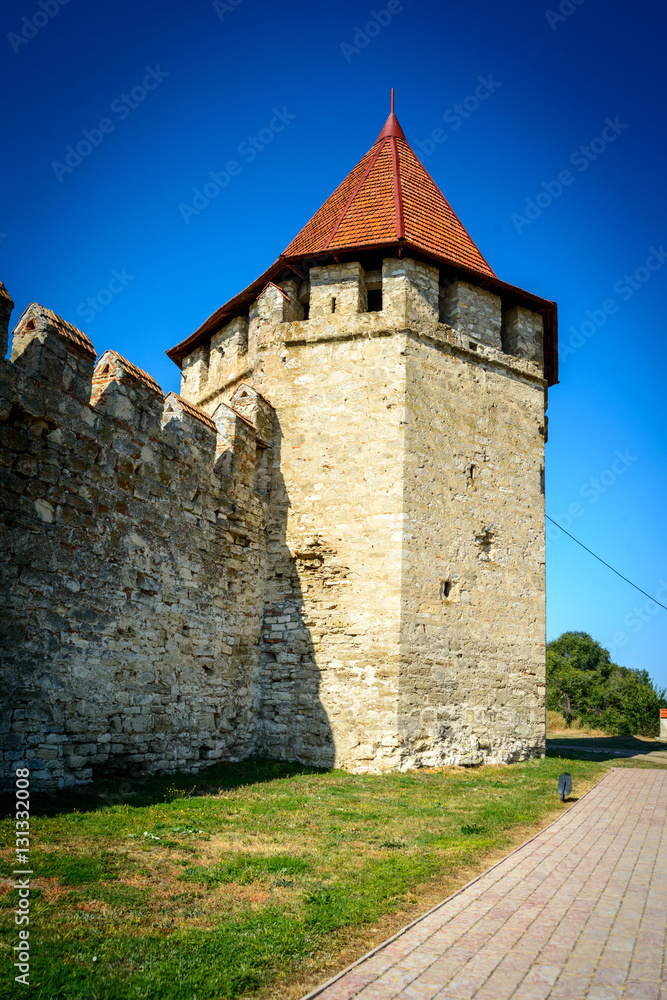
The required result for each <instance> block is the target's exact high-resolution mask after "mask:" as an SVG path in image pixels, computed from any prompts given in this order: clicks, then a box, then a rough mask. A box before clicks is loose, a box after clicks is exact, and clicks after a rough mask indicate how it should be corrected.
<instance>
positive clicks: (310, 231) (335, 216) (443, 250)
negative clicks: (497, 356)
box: [283, 114, 496, 278]
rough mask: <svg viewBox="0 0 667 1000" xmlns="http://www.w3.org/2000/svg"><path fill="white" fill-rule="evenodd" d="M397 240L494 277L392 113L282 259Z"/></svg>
mask: <svg viewBox="0 0 667 1000" xmlns="http://www.w3.org/2000/svg"><path fill="white" fill-rule="evenodd" d="M399 240H406V241H407V242H408V243H410V244H411V245H412V246H413V247H417V248H419V249H421V250H423V251H424V252H426V253H428V254H430V255H432V256H434V257H438V258H440V259H441V260H443V261H446V262H447V263H451V264H454V265H458V266H459V267H465V268H466V269H467V270H470V271H475V272H476V273H477V274H479V275H483V276H484V277H492V278H494V277H496V275H495V274H494V272H493V271H492V269H491V267H490V266H489V264H488V263H487V262H486V261H485V260H484V258H483V257H482V255H481V253H480V252H479V250H478V249H477V247H476V246H475V244H474V243H473V241H472V239H471V237H470V235H469V234H468V233H467V232H466V230H465V229H464V227H463V224H462V223H461V221H460V220H459V218H458V216H457V215H456V213H455V212H454V210H453V209H452V207H451V205H450V204H449V202H448V201H447V199H446V198H445V196H444V195H443V194H442V192H441V191H440V189H439V188H438V186H437V184H436V183H435V181H434V180H433V179H432V177H431V176H430V174H429V173H428V171H427V170H426V169H425V167H424V166H423V165H422V164H421V162H420V161H419V160H418V159H417V156H416V155H415V153H413V151H412V149H411V148H410V146H409V145H408V143H407V142H406V140H405V137H404V135H403V131H402V129H401V127H400V125H399V124H398V120H397V119H396V116H395V115H394V114H391V115H390V116H389V118H388V119H387V122H386V124H385V127H384V128H383V130H382V132H380V135H379V136H378V138H377V139H376V141H375V145H374V146H373V147H372V148H371V149H370V150H369V151H368V152H367V153H366V155H365V156H364V157H362V159H361V160H360V161H359V163H357V165H356V167H354V168H353V169H352V170H351V171H350V173H349V174H348V175H347V177H346V178H345V180H344V181H343V183H342V184H340V185H339V186H338V187H337V188H336V190H335V191H334V193H333V194H332V195H331V197H330V198H328V199H327V200H326V201H325V203H324V204H323V205H322V207H321V208H320V209H319V210H318V211H317V212H316V213H315V215H314V216H313V217H312V219H311V220H310V221H309V222H307V223H306V225H305V226H304V227H303V229H302V230H301V232H300V233H299V234H298V235H297V236H295V238H294V239H293V240H292V242H291V243H290V244H289V246H288V247H287V248H286V249H285V251H284V253H283V256H284V257H298V256H302V255H308V254H318V253H326V252H329V253H331V252H333V251H335V250H338V251H342V250H352V249H354V248H355V247H364V248H366V247H370V246H373V245H376V244H377V245H378V246H386V245H387V244H391V243H398V242H399Z"/></svg>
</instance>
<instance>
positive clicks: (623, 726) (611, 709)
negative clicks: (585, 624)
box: [547, 632, 667, 736]
mask: <svg viewBox="0 0 667 1000" xmlns="http://www.w3.org/2000/svg"><path fill="white" fill-rule="evenodd" d="M547 708H548V709H552V710H555V711H558V712H562V713H563V715H564V716H565V719H566V721H567V724H568V726H569V725H571V724H572V721H573V719H578V720H579V721H580V722H583V723H584V724H585V725H589V726H592V727H595V728H596V729H603V730H604V731H605V732H607V733H610V734H613V735H621V736H633V735H639V736H657V735H658V732H659V729H660V709H661V708H667V700H665V689H664V688H662V689H657V688H656V687H655V685H654V683H653V681H652V680H651V678H650V677H649V674H648V671H646V670H632V669H630V668H629V667H621V666H619V665H618V664H617V663H613V662H612V660H611V659H610V656H609V651H608V650H606V649H605V648H604V646H601V645H600V643H599V642H596V641H595V639H593V638H591V636H590V635H588V633H586V632H563V634H562V635H561V636H559V638H558V639H554V640H553V641H552V642H550V643H549V644H548V645H547Z"/></svg>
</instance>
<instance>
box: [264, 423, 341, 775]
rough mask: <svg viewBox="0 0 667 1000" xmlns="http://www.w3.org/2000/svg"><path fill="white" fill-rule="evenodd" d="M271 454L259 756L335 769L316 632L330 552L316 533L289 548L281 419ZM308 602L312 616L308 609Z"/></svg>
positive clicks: (325, 595)
mask: <svg viewBox="0 0 667 1000" xmlns="http://www.w3.org/2000/svg"><path fill="white" fill-rule="evenodd" d="M272 440H273V448H272V449H270V450H268V451H267V461H270V462H271V467H270V468H268V469H267V470H266V481H267V482H268V484H269V489H270V498H269V503H268V507H267V565H266V591H265V607H264V622H263V627H262V644H261V650H260V665H259V686H260V692H259V719H258V751H259V752H260V753H262V754H266V755H267V756H269V757H271V758H274V759H275V758H277V759H279V760H298V761H301V762H302V763H304V764H310V765H313V766H316V767H333V766H334V759H335V746H334V739H333V733H332V730H331V726H330V724H329V719H328V716H327V713H326V710H325V708H324V706H323V705H322V703H321V701H320V670H319V668H318V666H317V664H316V662H315V645H314V641H313V635H312V634H311V626H312V625H313V624H314V621H313V619H316V618H317V614H318V611H319V610H320V608H321V605H322V602H323V601H325V600H326V599H329V600H330V599H331V592H330V590H329V593H328V594H327V593H326V590H327V588H326V586H325V585H324V582H323V578H322V572H321V571H322V567H324V566H325V564H326V562H327V558H328V557H329V556H330V553H329V552H328V550H327V547H326V545H325V544H324V543H323V542H322V539H321V538H320V537H319V536H318V535H316V534H311V535H303V537H300V538H298V539H297V538H293V539H291V541H292V546H293V547H292V548H290V546H289V545H288V543H287V520H288V513H289V509H290V506H291V505H290V500H289V496H288V493H287V488H286V485H285V480H284V478H283V475H282V472H281V445H282V431H281V428H280V423H279V421H278V417H277V416H274V424H273V439H272ZM306 604H307V606H308V610H307V611H306Z"/></svg>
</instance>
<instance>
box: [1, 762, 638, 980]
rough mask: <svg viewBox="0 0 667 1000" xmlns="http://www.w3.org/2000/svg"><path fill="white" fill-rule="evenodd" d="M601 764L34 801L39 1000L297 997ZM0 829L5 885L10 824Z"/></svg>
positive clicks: (206, 785) (317, 775)
mask: <svg viewBox="0 0 667 1000" xmlns="http://www.w3.org/2000/svg"><path fill="white" fill-rule="evenodd" d="M624 763H625V762H623V761H616V762H614V766H624ZM638 763H639V762H637V761H632V762H631V764H632V766H638ZM609 766H610V764H609V763H606V762H605V763H601V762H597V761H591V760H567V761H564V760H563V759H560V758H556V757H547V759H546V760H536V761H531V762H528V763H524V764H515V765H512V766H511V767H482V768H478V769H476V770H474V771H468V770H463V769H461V768H446V769H438V770H435V769H433V770H431V769H424V770H421V771H414V772H411V773H407V774H391V775H384V776H370V775H350V774H347V773H345V772H342V771H328V772H323V771H317V770H314V769H309V768H305V767H301V766H299V765H293V764H283V763H275V762H266V761H246V762H244V763H241V764H226V765H224V764H221V765H216V766H214V767H211V768H209V769H208V770H207V771H205V772H201V773H200V774H199V775H196V776H191V777H186V776H182V775H177V776H174V775H171V776H169V777H166V778H152V779H147V780H136V779H130V780H128V781H126V782H124V783H115V784H114V783H105V784H98V785H95V786H93V787H92V788H89V789H88V790H86V791H83V792H77V793H67V794H65V793H63V794H61V795H59V796H58V797H55V798H50V797H48V796H39V795H37V796H35V797H34V798H33V801H32V810H33V819H32V824H31V825H32V832H33V836H34V841H33V850H32V868H33V869H34V871H35V877H34V878H33V881H32V892H31V901H32V915H31V925H30V926H31V943H32V946H33V948H34V953H33V954H32V960H31V975H30V980H31V982H30V994H31V996H32V997H34V998H39V1000H47V998H48V1000H61V998H62V1000H102V998H104V1000H107V998H113V1000H139V998H141V1000H148V998H150V1000H153V998H154V1000H209V998H210V1000H213V998H215V1000H227V998H233V997H247V998H249V997H257V998H259V997H261V998H269V997H272V998H278V997H280V998H288V997H295V996H296V997H298V996H300V995H301V994H303V993H305V992H306V991H307V989H309V988H312V986H314V985H315V984H316V983H317V982H320V981H322V980H323V979H326V978H327V976H329V975H331V974H333V972H334V971H337V970H339V969H340V968H342V967H343V966H344V965H345V964H347V963H349V962H350V961H352V960H353V959H354V958H355V957H357V956H358V955H361V954H363V953H364V952H365V951H366V950H368V949H369V948H370V947H372V946H373V945H374V944H376V943H379V942H380V941H382V940H384V938H385V937H387V936H388V935H389V934H391V933H393V932H394V931H395V930H397V929H398V928H399V927H401V926H402V925H404V924H405V923H406V922H408V921H409V920H411V919H414V918H415V917H416V916H418V915H419V914H420V913H423V912H424V911H425V910H427V909H428V908H429V907H430V906H432V905H434V904H435V903H437V902H438V901H439V900H441V899H443V898H444V897H445V896H446V895H447V894H448V893H450V892H452V891H454V890H455V889H456V888H458V887H460V886H461V885H462V884H463V883H464V882H465V881H467V880H468V879H469V878H470V877H472V876H473V875H474V874H477V873H479V872H481V871H483V870H485V869H486V868H487V867H488V866H489V864H491V863H493V861H495V860H497V859H498V858H499V857H501V856H502V854H504V853H506V852H507V850H508V849H510V848H511V847H513V846H515V845H516V844H518V843H520V842H522V841H523V840H525V839H526V838H527V837H528V836H530V835H531V834H533V833H535V832H536V830H537V829H538V827H539V826H540V825H544V823H545V822H546V821H547V820H549V819H553V818H555V817H556V816H557V815H558V814H559V813H560V811H561V810H562V809H563V808H565V807H564V806H562V805H561V803H560V801H559V799H558V797H557V795H556V793H555V789H556V784H557V777H558V774H559V773H560V772H561V771H562V770H569V771H570V773H571V774H572V777H573V782H574V793H573V794H574V795H575V796H577V795H581V794H582V793H583V791H584V790H585V789H586V788H588V787H590V785H591V784H592V783H593V782H594V781H596V780H597V779H598V778H599V777H601V776H602V775H603V774H604V773H605V772H606V771H607V770H608V769H609ZM646 766H649V765H648V763H647V765H646ZM8 809H9V804H7V809H5V810H3V815H4V816H7V814H8ZM0 832H1V844H2V860H3V869H4V872H8V871H11V869H12V868H13V863H12V854H11V852H10V850H9V845H10V843H11V842H12V841H13V823H12V819H11V818H5V819H3V820H2V824H1V826H0ZM0 894H1V895H0V920H1V926H0V930H1V931H2V938H1V940H0V947H1V949H2V951H3V952H4V956H3V960H4V962H5V963H6V967H5V968H4V969H3V970H2V979H1V980H0V995H2V996H13V995H16V996H22V995H24V994H25V992H26V990H25V987H23V986H19V985H16V988H15V989H16V992H15V993H12V992H11V991H10V992H6V991H5V992H2V990H3V989H6V986H5V984H8V983H9V982H10V975H8V970H9V968H10V966H11V961H12V959H11V958H10V955H11V948H12V947H13V945H14V944H15V943H16V930H15V927H14V924H13V909H14V907H15V906H16V899H17V893H16V890H13V889H12V888H11V883H10V882H9V881H5V882H4V883H2V884H1V885H0ZM31 951H32V948H31ZM22 991H23V992H22Z"/></svg>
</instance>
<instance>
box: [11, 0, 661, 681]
mask: <svg viewBox="0 0 667 1000" xmlns="http://www.w3.org/2000/svg"><path fill="white" fill-rule="evenodd" d="M369 24H370V25H371V27H370V28H368V30H366V26H367V25H369ZM3 25H4V37H3V38H1V39H0V45H4V55H3V58H2V60H1V61H0V67H1V69H0V73H1V74H2V77H3V79H2V89H1V91H0V102H1V106H2V121H3V129H4V140H5V142H4V156H3V167H2V169H3V173H4V184H3V188H2V190H3V193H4V198H3V204H2V214H1V216H0V277H1V278H2V280H3V281H4V282H5V284H6V286H7V288H8V290H9V292H10V294H11V295H12V297H13V298H14V300H15V302H16V313H15V317H14V318H15V319H17V318H18V315H20V312H21V311H22V310H23V309H24V308H25V307H26V305H28V303H29V302H31V301H38V302H40V303H42V304H43V305H47V306H49V307H50V308H52V309H54V310H55V311H56V312H58V313H59V314H60V315H62V316H64V317H65V318H66V319H68V320H70V321H71V322H73V323H75V324H76V325H78V326H80V327H81V328H82V329H84V330H85V331H86V333H88V335H89V336H90V337H91V339H92V340H93V342H94V344H95V346H96V348H97V350H98V352H100V353H101V352H102V351H103V350H104V349H106V348H108V347H114V348H115V349H116V350H118V351H119V352H120V353H121V354H123V355H125V356H127V357H129V358H130V359H131V360H132V361H134V362H135V363H136V364H139V365H140V366H141V367H143V368H145V369H147V370H148V371H150V372H151V373H152V374H153V375H154V376H155V377H156V378H157V379H158V381H159V382H160V384H161V385H162V387H163V389H165V391H168V390H169V389H178V385H179V377H178V371H177V369H176V368H175V366H174V365H173V364H172V362H171V361H169V360H168V359H167V358H166V357H165V355H164V351H165V350H166V349H167V348H168V347H171V346H173V345H174V344H175V343H177V342H178V341H180V340H182V339H183V338H184V337H185V336H187V335H188V334H189V333H191V332H192V331H193V330H194V329H195V328H196V327H197V326H199V324H200V323H201V322H202V321H203V320H204V319H205V318H206V317H207V316H208V315H209V314H210V313H211V312H213V310H214V309H215V308H216V307H217V306H219V305H220V304H221V303H222V302H224V301H226V300H227V299H228V298H230V297H231V296H232V295H234V294H235V293H236V292H238V291H239V290H241V289H242V288H243V287H245V285H246V284H248V283H249V282H250V281H251V280H252V279H254V278H255V277H257V275H258V274H259V273H261V272H262V271H263V270H264V269H265V268H266V267H267V266H268V265H269V264H270V263H272V261H273V260H274V259H275V257H276V256H277V255H278V253H280V252H281V251H282V250H283V249H284V247H285V246H286V245H287V243H288V242H289V241H290V239H291V238H292V237H293V236H294V235H295V233H296V232H297V231H298V230H299V229H300V228H301V227H302V225H303V224H304V223H305V222H306V221H307V220H308V218H309V217H310V216H311V215H312V214H313V212H314V211H315V210H316V209H317V208H318V207H319V206H320V204H321V203H322V202H323V201H324V199H325V198H326V197H327V196H328V195H329V194H330V193H331V191H332V190H333V189H334V187H335V186H336V185H337V184H338V183H339V182H340V181H341V180H342V178H343V177H344V176H345V175H346V174H347V173H348V171H349V170H350V168H351V167H352V166H353V165H354V163H356V162H357V160H358V159H359V158H360V157H361V156H362V155H363V154H364V153H365V152H366V150H367V149H368V148H369V147H370V145H371V144H372V143H373V141H374V140H375V137H376V135H377V133H378V131H379V130H380V128H381V126H382V124H383V122H384V120H385V118H386V116H387V113H388V98H389V90H390V87H392V86H393V87H395V88H396V111H397V114H398V117H399V119H400V121H401V124H402V126H403V129H404V131H405V133H406V136H407V138H408V140H409V141H410V142H411V143H412V145H413V147H414V148H415V150H416V151H417V152H419V153H420V155H421V156H422V159H423V162H424V163H425V165H426V167H427V169H428V170H429V172H430V173H431V174H432V176H433V177H434V178H435V180H436V182H437V183H438V184H439V186H440V187H441V188H442V190H443V191H444V193H445V195H446V197H447V198H448V199H449V200H450V202H451V203H452V205H453V207H454V209H455V210H456V211H457V213H458V214H459V216H460V217H461V219H462V221H463V223H464V225H465V226H466V227H467V228H468V230H469V231H470V233H471V234H472V236H473V238H474V239H475V241H476V242H477V244H478V246H479V247H480V249H481V251H482V253H483V254H484V256H485V257H486V258H487V260H489V262H490V263H491V265H492V267H493V268H494V269H495V270H496V272H497V273H498V274H499V275H500V277H502V278H503V279H504V280H506V281H509V282H512V283H514V284H517V285H520V286H522V287H524V288H527V289H530V290H531V291H533V292H536V293H538V294H540V295H543V296H545V297H547V298H552V299H555V300H556V301H557V302H558V304H559V310H560V331H561V345H562V348H563V353H562V357H561V383H560V385H558V386H557V387H555V388H554V389H552V390H551V393H550V402H549V418H550V424H549V434H550V438H549V443H548V445H547V510H548V512H549V513H550V515H551V516H552V517H553V518H554V519H556V520H559V521H560V522H561V523H562V524H563V525H564V526H565V527H568V526H569V530H570V531H571V532H572V533H573V534H574V535H576V536H577V537H578V538H580V539H581V540H582V541H583V542H584V543H585V544H587V545H588V546H589V547H590V548H592V549H593V550H594V551H595V552H597V553H599V555H600V556H602V557H603V558H604V559H606V560H607V561H608V562H610V563H611V564H612V565H614V566H616V567H617V568H618V569H619V570H620V572H622V573H623V574H624V575H626V576H628V577H630V579H632V580H634V581H636V582H637V583H638V584H639V586H641V587H642V588H643V589H645V590H646V591H647V592H648V593H649V594H651V595H653V596H655V597H658V599H661V600H662V602H663V603H665V604H667V558H666V556H667V529H666V526H665V517H664V507H665V496H667V471H666V464H665V450H666V446H665V433H664V429H663V425H662V421H663V419H664V409H665V406H664V402H665V390H664V380H665V371H667V347H666V342H665V336H664V328H665V319H664V301H665V285H666V282H665V277H666V276H667V255H665V250H666V249H667V211H666V205H665V183H664V177H665V168H664V164H665V161H666V154H667V138H666V130H665V127H664V104H665V101H664V98H665V86H664V70H663V64H664V54H663V39H664V34H665V14H664V13H663V11H662V10H661V9H660V5H658V4H657V3H655V2H654V3H649V2H648V0H637V2H635V3H633V4H632V5H630V4H627V3H624V4H621V3H615V2H606V3H604V4H603V3H602V0H583V2H582V0H579V2H578V3H577V2H575V0H561V2H560V3H555V2H554V3H553V4H551V5H549V4H548V3H546V2H529V0H523V2H522V0H519V2H514V3H512V4H510V5H506V4H498V3H497V2H496V0H471V2H469V3H467V4H463V3H456V4H455V3H450V2H437V0H403V2H400V0H391V3H386V2H385V0H379V2H378V3H377V4H375V5H373V4H371V3H368V4H366V3H358V2H351V0H341V2H337V3H336V4H326V5H315V4H311V5H307V6H306V5H304V6H302V7H299V6H297V7H279V6H276V5H275V4H270V3H268V2H265V0H228V2H224V0H218V2H217V3H215V4H214V3H212V2H209V0H201V2H199V0H195V2H191V3H177V2H175V0H161V2H160V3H157V2H155V0H149V2H144V3H141V4H137V3H136V2H135V3H132V4H130V3H127V2H125V0H117V2H115V3H114V4H113V5H111V4H105V5H93V4H84V3H83V2H82V0H69V2H68V3H66V4H64V5H60V4H59V3H58V0H21V2H16V0H8V2H6V3H5V4H4V5H3ZM357 29H359V30H357ZM480 78H482V79H483V80H485V81H487V85H486V88H485V89H484V93H487V96H486V98H485V99H484V100H482V101H478V102H477V105H478V106H476V107H475V103H476V102H475V99H474V94H475V89H476V88H477V87H478V85H479V83H480ZM480 92H481V91H480ZM456 105H460V106H461V107H462V109H463V112H464V113H463V115H461V114H460V113H459V112H458V111H457V110H456V108H455V106H456ZM101 123H103V124H101ZM610 123H611V124H610ZM281 126H282V127H281ZM436 129H440V130H441V131H440V132H438V133H437V135H438V138H439V139H440V140H441V141H440V142H438V143H436V142H434V141H433V140H432V139H431V136H432V133H433V131H434V130H436ZM84 130H85V131H84ZM267 130H268V131H267ZM86 132H87V133H88V135H87V136H86ZM260 136H261V137H262V138H263V139H264V142H262V141H261V139H260V138H259V137H260ZM443 136H444V138H443ZM253 137H256V138H253ZM429 139H430V140H431V141H430V142H429V141H428V140H429ZM81 142H84V143H89V152H88V151H87V150H88V147H87V146H85V145H84V146H83V147H81V148H82V150H84V151H87V152H86V153H85V155H83V156H81V157H80V162H77V157H78V154H76V155H74V156H73V155H72V154H70V157H69V160H67V159H66V157H67V147H68V146H69V147H73V148H74V149H76V147H77V145H78V144H79V143H81ZM230 161H233V162H235V163H236V164H237V167H232V170H231V171H229V170H228V164H229V163H230ZM59 164H60V165H61V166H59ZM64 168H67V169H64ZM221 171H222V172H226V173H227V175H228V179H227V180H225V177H224V176H222V182H223V183H224V184H225V187H224V189H223V190H221V191H220V192H219V193H218V194H217V195H215V196H214V197H212V198H211V199H210V200H209V202H208V204H204V202H203V201H202V200H199V201H198V202H195V203H194V205H195V206H199V207H198V209H197V214H194V213H192V212H188V211H187V210H184V209H183V207H182V206H184V205H185V206H188V205H189V206H191V207H192V206H193V198H194V197H195V194H194V190H195V189H197V188H198V189H199V190H202V189H203V186H204V185H205V184H207V183H209V182H210V181H211V177H210V174H211V172H213V173H214V174H218V175H219V176H221V175H220V172H221ZM564 171H568V173H567V174H563V172H564ZM559 176H560V180H559ZM564 179H565V182H564V183H563V180H564ZM559 188H560V190H559ZM208 190H209V192H210V191H211V190H213V189H212V188H209V189H208ZM179 206H180V207H179ZM647 261H648V264H647ZM114 272H117V273H116V275H114ZM118 275H120V276H121V279H120V280H119V279H118ZM100 293H101V294H100ZM88 300H93V301H92V303H91V302H90V301H88ZM550 534H551V535H553V536H554V537H553V538H550V540H549V544H548V549H547V574H548V632H549V637H550V638H552V637H555V636H556V635H558V634H560V633H561V632H562V631H564V630H566V629H580V630H584V631H588V632H590V633H591V634H592V635H593V636H594V637H595V638H596V639H598V640H599V641H600V642H602V643H603V644H604V645H606V646H607V647H611V648H612V651H613V654H614V658H615V659H616V661H617V662H619V663H623V664H625V665H627V666H632V667H639V668H646V669H648V670H649V672H650V673H651V675H652V676H653V677H654V678H655V679H656V681H657V682H658V683H659V684H661V685H667V659H666V657H665V653H664V650H665V637H666V625H667V612H665V611H662V610H658V609H657V607H656V605H655V604H652V603H651V602H650V601H647V599H646V598H643V597H642V596H641V595H640V594H638V593H636V591H634V590H633V589H632V588H631V587H629V586H628V585H627V584H626V583H624V582H623V581H621V580H619V579H618V578H616V577H614V576H613V574H611V573H610V572H609V570H607V569H605V568H604V567H603V566H601V565H600V564H599V563H596V562H595V560H593V559H592V558H591V557H590V556H589V555H587V554H586V553H585V552H583V551H582V550H580V549H579V548H578V547H577V546H576V545H575V543H574V542H571V541H570V540H569V539H568V538H567V537H565V536H563V535H562V534H560V533H557V531H556V529H553V531H551V532H550Z"/></svg>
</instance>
